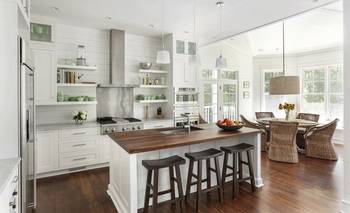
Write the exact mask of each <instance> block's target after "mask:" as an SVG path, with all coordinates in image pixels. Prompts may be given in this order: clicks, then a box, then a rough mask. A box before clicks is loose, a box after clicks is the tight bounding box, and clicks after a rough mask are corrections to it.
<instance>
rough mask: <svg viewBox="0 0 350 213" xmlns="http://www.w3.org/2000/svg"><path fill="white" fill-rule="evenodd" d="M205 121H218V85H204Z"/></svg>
mask: <svg viewBox="0 0 350 213" xmlns="http://www.w3.org/2000/svg"><path fill="white" fill-rule="evenodd" d="M203 89H204V120H206V121H207V122H208V123H213V122H216V121H217V120H218V102H217V101H218V85H217V84H215V83H205V84H204V87H203Z"/></svg>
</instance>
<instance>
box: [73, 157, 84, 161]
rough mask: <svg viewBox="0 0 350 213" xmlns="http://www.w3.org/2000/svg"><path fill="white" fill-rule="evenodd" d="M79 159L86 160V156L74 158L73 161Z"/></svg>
mask: <svg viewBox="0 0 350 213" xmlns="http://www.w3.org/2000/svg"><path fill="white" fill-rule="evenodd" d="M81 160H86V157H83V158H74V159H73V161H81Z"/></svg>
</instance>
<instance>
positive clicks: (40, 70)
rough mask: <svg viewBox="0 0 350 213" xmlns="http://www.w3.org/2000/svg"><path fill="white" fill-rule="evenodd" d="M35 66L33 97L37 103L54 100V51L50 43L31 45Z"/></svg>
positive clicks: (55, 64)
mask: <svg viewBox="0 0 350 213" xmlns="http://www.w3.org/2000/svg"><path fill="white" fill-rule="evenodd" d="M31 47H32V51H33V56H34V67H35V76H34V81H35V91H34V94H35V99H36V103H37V104H46V103H53V102H56V82H57V81H56V66H57V62H56V60H57V59H56V52H55V50H54V48H53V47H52V45H35V44H33V45H32V46H31Z"/></svg>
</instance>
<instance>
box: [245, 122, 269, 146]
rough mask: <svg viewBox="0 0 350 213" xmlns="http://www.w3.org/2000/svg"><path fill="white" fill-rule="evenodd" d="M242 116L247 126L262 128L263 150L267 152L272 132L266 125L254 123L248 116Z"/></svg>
mask: <svg viewBox="0 0 350 213" xmlns="http://www.w3.org/2000/svg"><path fill="white" fill-rule="evenodd" d="M240 116H241V121H242V122H243V123H244V126H245V127H249V128H253V129H260V130H261V139H260V141H261V151H262V152H266V151H267V150H268V149H269V136H270V133H269V131H267V129H266V128H265V126H263V125H260V124H258V123H254V122H252V121H249V120H248V119H247V118H246V117H244V116H243V115H240Z"/></svg>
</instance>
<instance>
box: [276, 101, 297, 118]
mask: <svg viewBox="0 0 350 213" xmlns="http://www.w3.org/2000/svg"><path fill="white" fill-rule="evenodd" d="M278 109H280V110H284V112H285V114H286V120H289V113H290V111H292V110H294V109H295V104H290V103H284V104H280V105H279V106H278Z"/></svg>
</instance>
